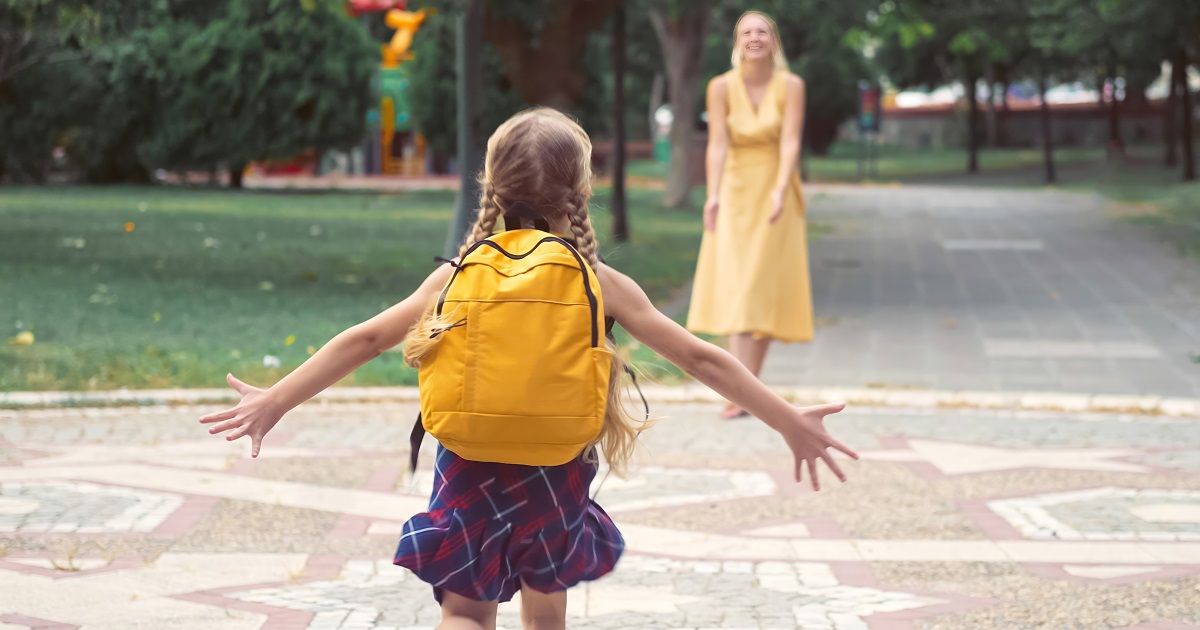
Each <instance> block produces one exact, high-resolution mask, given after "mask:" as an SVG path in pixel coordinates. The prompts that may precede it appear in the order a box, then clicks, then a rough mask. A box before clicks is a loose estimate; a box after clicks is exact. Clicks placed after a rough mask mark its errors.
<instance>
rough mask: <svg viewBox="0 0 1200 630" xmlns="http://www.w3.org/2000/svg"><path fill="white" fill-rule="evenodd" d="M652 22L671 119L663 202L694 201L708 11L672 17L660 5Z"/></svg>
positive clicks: (684, 203) (682, 203)
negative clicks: (693, 155)
mask: <svg viewBox="0 0 1200 630" xmlns="http://www.w3.org/2000/svg"><path fill="white" fill-rule="evenodd" d="M650 22H651V24H653V25H654V31H655V32H656V33H657V34H658V43H659V45H660V46H661V47H662V52H663V60H664V61H665V62H666V69H667V84H668V98H669V99H670V101H671V112H672V113H673V114H674V121H673V122H672V123H671V135H670V137H671V163H670V170H669V173H668V176H667V191H666V193H665V194H664V195H663V205H664V206H667V207H671V208H681V207H685V206H689V205H691V196H692V195H691V192H692V190H691V189H692V182H691V174H692V169H691V153H692V142H693V140H694V138H695V135H696V134H695V126H696V88H697V86H698V85H699V82H700V69H701V62H702V61H703V58H704V33H705V31H706V30H707V27H708V12H707V11H703V10H699V11H691V12H687V13H682V14H680V15H677V16H675V17H670V16H668V15H667V13H666V12H664V11H662V10H661V9H653V10H651V11H650Z"/></svg>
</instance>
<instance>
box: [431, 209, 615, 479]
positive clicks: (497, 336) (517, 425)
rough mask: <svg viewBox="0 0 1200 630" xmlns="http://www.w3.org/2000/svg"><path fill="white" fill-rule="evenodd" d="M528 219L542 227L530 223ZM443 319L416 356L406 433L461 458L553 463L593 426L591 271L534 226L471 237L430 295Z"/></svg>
mask: <svg viewBox="0 0 1200 630" xmlns="http://www.w3.org/2000/svg"><path fill="white" fill-rule="evenodd" d="M538 227H540V228H542V227H544V224H539V225H538ZM437 313H438V315H443V316H446V317H447V319H448V320H449V321H451V322H453V325H452V326H450V327H448V328H446V329H445V331H444V332H442V333H441V339H440V340H438V343H437V344H435V345H434V346H433V348H432V349H431V350H430V351H429V353H428V354H426V355H425V356H424V357H422V359H421V363H420V368H419V370H418V379H419V383H420V391H421V415H420V417H419V419H418V422H417V425H416V426H415V427H414V428H413V435H412V440H411V441H412V454H411V456H412V463H413V467H414V468H415V466H416V457H417V450H418V448H419V447H420V442H421V437H423V434H424V433H425V432H429V433H430V434H432V435H433V436H434V437H436V438H437V440H438V441H439V442H441V444H442V446H444V447H445V448H447V449H449V450H450V451H452V452H454V453H455V454H457V455H459V456H460V457H462V458H464V459H468V460H472V461H482V462H499V463H505V464H524V465H531V466H557V465H560V464H565V463H567V462H569V461H571V460H572V459H573V458H575V457H576V456H578V455H579V454H580V452H582V451H583V449H584V448H585V447H587V445H588V444H591V443H592V442H593V441H595V440H596V438H597V437H598V436H599V434H600V429H601V427H602V426H603V423H604V411H605V406H606V404H607V402H608V383H609V374H610V369H611V366H612V354H611V353H610V352H609V350H608V349H607V348H606V347H605V343H604V340H605V332H606V331H605V318H604V301H603V298H602V296H601V294H600V283H599V281H598V280H597V278H596V274H595V271H594V270H593V269H592V268H591V267H590V266H589V265H588V264H587V262H586V261H585V260H584V259H583V256H581V255H580V254H579V252H578V251H576V249H575V247H574V246H573V245H571V244H570V243H569V242H568V241H566V240H564V239H563V238H560V237H558V236H554V235H552V234H549V233H548V232H546V231H543V230H541V229H516V230H509V231H505V232H501V233H498V234H496V235H493V236H491V237H490V238H487V239H484V240H482V241H479V242H478V243H476V244H474V245H473V246H471V248H470V249H468V250H467V252H466V254H464V255H463V256H462V258H461V260H459V262H458V264H457V267H456V268H455V270H454V273H453V275H452V276H451V277H450V280H449V281H448V282H447V283H446V287H445V288H444V289H443V290H442V293H441V296H440V297H439V299H438V303H437Z"/></svg>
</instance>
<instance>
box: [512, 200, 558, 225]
mask: <svg viewBox="0 0 1200 630" xmlns="http://www.w3.org/2000/svg"><path fill="white" fill-rule="evenodd" d="M522 219H528V220H529V221H530V222H532V224H533V229H535V230H541V231H543V232H549V231H550V222H549V221H547V220H546V217H543V216H542V215H541V214H539V213H538V211H537V210H534V209H533V206H531V205H529V204H527V203H525V202H524V201H518V202H516V203H514V204H512V205H511V206H509V207H508V209H507V210H505V211H504V229H505V230H520V229H524V226H523V225H522Z"/></svg>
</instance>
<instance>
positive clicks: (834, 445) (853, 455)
mask: <svg viewBox="0 0 1200 630" xmlns="http://www.w3.org/2000/svg"><path fill="white" fill-rule="evenodd" d="M825 442H826V443H827V444H828V445H829V446H830V447H831V448H835V449H837V450H839V451H841V452H842V453H845V454H846V455H848V456H850V459H858V453H856V452H855V451H854V450H853V449H851V448H850V447H849V446H846V445H845V444H842V443H841V442H839V441H837V440H836V439H835V438H834V437H833V436H830V435H826V436H825Z"/></svg>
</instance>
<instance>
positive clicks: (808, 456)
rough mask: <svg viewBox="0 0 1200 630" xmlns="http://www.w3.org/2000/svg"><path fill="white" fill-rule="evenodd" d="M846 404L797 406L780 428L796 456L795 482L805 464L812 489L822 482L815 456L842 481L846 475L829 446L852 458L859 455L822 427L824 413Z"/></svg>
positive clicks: (836, 410)
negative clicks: (818, 474)
mask: <svg viewBox="0 0 1200 630" xmlns="http://www.w3.org/2000/svg"><path fill="white" fill-rule="evenodd" d="M845 408H846V405H845V404H842V403H838V404H832V405H814V406H812V407H799V408H797V409H796V415H795V416H794V417H793V418H791V419H790V420H791V421H790V422H788V423H786V424H785V425H784V426H783V427H782V428H780V429H779V432H780V433H782V434H783V439H784V441H786V442H787V445H788V448H790V449H791V450H792V455H793V457H795V460H796V481H797V482H799V481H800V480H801V479H802V478H803V470H804V468H808V478H809V481H810V482H811V483H812V489H813V490H820V489H821V484H820V482H819V481H817V461H818V460H820V461H823V462H825V465H826V466H828V467H829V470H831V471H833V474H834V475H836V476H837V478H838V481H841V482H843V483H844V482H845V481H846V475H845V474H844V473H843V472H842V469H841V467H840V466H838V464H837V462H836V461H834V460H833V457H831V456H830V454H829V449H831V448H832V449H834V450H836V451H841V452H842V453H845V454H846V455H848V456H850V458H851V459H858V453H855V452H854V451H853V450H852V449H850V448H849V447H847V446H846V445H845V444H842V443H841V442H839V441H838V440H837V439H835V438H834V437H833V436H831V435H829V431H827V430H825V417H826V416H829V415H832V414H835V413H837V412H839V411H841V410H843V409H845Z"/></svg>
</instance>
